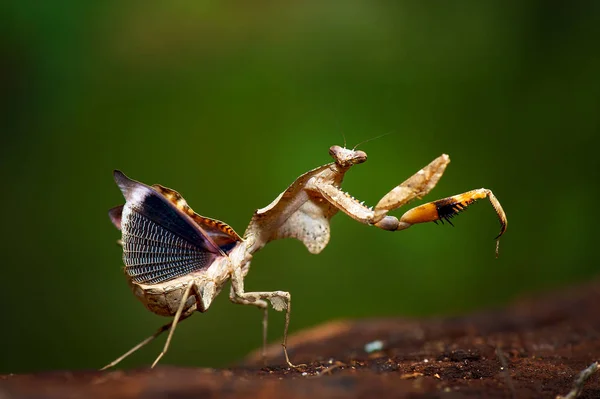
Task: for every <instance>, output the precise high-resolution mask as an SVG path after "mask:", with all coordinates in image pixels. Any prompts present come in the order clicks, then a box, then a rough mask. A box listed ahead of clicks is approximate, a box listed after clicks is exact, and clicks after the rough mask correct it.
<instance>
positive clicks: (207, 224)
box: [152, 184, 242, 252]
mask: <svg viewBox="0 0 600 399" xmlns="http://www.w3.org/2000/svg"><path fill="white" fill-rule="evenodd" d="M152 188H153V189H154V190H156V191H158V192H159V193H161V194H162V195H163V196H164V197H165V198H166V199H168V200H169V201H170V202H171V203H172V204H173V205H175V207H176V208H177V209H179V210H180V211H182V212H183V213H185V214H186V215H188V216H189V217H190V218H192V219H193V220H194V222H196V224H197V225H199V226H200V227H201V228H202V229H203V230H204V231H205V232H206V233H207V234H208V235H209V236H210V238H211V239H212V240H213V241H214V242H215V244H217V245H218V246H219V248H221V250H223V252H228V251H229V250H231V249H232V248H233V247H234V246H235V244H237V243H238V241H242V238H241V237H240V236H239V235H238V234H237V233H236V232H235V230H233V228H231V226H229V225H228V224H227V223H224V222H221V221H220V220H216V219H211V218H207V217H205V216H201V215H198V214H197V213H196V212H194V210H193V209H192V208H190V206H189V205H188V203H187V202H186V200H185V199H184V198H183V197H182V196H181V194H179V193H178V192H177V191H175V190H172V189H170V188H167V187H164V186H161V185H160V184H154V185H152Z"/></svg>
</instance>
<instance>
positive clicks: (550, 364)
mask: <svg viewBox="0 0 600 399" xmlns="http://www.w3.org/2000/svg"><path fill="white" fill-rule="evenodd" d="M599 304H600V281H594V282H592V283H588V284H586V285H583V286H578V287H574V288H571V289H567V290H563V291H560V292H555V293H551V294H546V295H544V296H542V297H538V298H535V299H527V300H522V301H519V302H517V303H515V304H513V305H511V306H509V307H507V308H505V309H500V310H489V311H485V312H479V313H475V314H471V315H466V316H460V317H450V318H433V319H424V320H407V319H401V318H397V319H392V318H388V319H366V320H355V321H339V322H332V323H328V324H324V325H322V326H319V327H316V328H313V329H310V330H306V331H303V332H299V333H298V334H296V335H294V336H292V337H290V342H289V347H290V356H291V358H292V360H293V361H294V362H297V363H306V365H301V366H300V367H298V368H297V369H290V368H288V367H286V366H283V364H284V362H283V357H282V355H281V353H282V351H281V346H280V345H272V346H271V347H269V348H268V353H267V354H268V362H267V363H268V364H269V366H266V367H265V366H263V365H262V360H261V358H260V354H259V353H255V354H252V355H250V356H249V357H248V358H247V359H246V360H245V361H244V362H243V363H242V364H240V365H237V366H234V367H232V368H229V369H193V368H179V367H172V366H159V367H157V368H156V369H154V370H151V369H137V370H117V371H106V372H100V371H53V372H45V373H38V374H29V375H10V376H9V375H5V376H0V399H5V398H61V399H66V398H90V399H94V398H123V399H125V398H162V397H176V398H180V399H184V398H289V399H295V398H318V397H319V398H320V397H328V398H425V397H426V398H438V397H440V398H476V397H486V398H555V397H557V395H567V393H568V392H569V391H570V390H571V389H572V386H573V381H574V380H575V378H576V377H577V375H578V373H579V372H580V371H582V370H583V369H585V368H586V367H588V366H589V365H590V364H591V363H593V362H595V361H597V360H598V358H599V357H600V312H599V311H598V307H599ZM365 345H367V347H365ZM582 386H583V389H582V392H581V395H580V396H579V397H580V398H600V373H597V374H594V375H592V376H591V377H590V378H589V379H588V380H587V381H586V383H585V384H583V385H582Z"/></svg>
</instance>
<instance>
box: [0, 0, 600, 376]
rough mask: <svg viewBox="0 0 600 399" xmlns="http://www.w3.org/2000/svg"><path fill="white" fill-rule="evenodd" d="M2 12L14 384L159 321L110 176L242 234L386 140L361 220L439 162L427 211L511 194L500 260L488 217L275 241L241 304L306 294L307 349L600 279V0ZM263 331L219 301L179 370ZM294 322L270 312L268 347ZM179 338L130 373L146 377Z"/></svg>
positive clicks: (2, 358) (0, 76)
mask: <svg viewBox="0 0 600 399" xmlns="http://www.w3.org/2000/svg"><path fill="white" fill-rule="evenodd" d="M1 9H2V13H1V16H0V18H1V19H0V56H1V66H0V68H1V69H0V84H1V87H2V89H1V94H0V98H3V102H2V104H3V105H2V107H1V108H2V110H1V111H0V112H1V115H2V118H1V125H0V129H1V130H2V145H1V146H0V165H1V177H2V185H3V192H4V193H3V195H2V196H1V199H0V201H1V205H2V209H4V211H3V212H2V239H1V241H0V242H1V243H2V244H1V248H2V257H3V261H2V267H1V273H2V274H1V276H2V280H1V281H2V289H1V290H0V295H1V297H0V299H1V303H2V319H1V320H2V328H0V343H1V347H2V349H1V355H0V373H7V372H28V371H37V370H48V369H81V368H98V367H100V366H103V365H104V364H106V363H107V362H109V361H110V360H112V359H114V358H116V357H117V356H119V355H120V354H122V353H123V352H124V351H126V350H127V349H129V348H130V347H131V346H133V345H134V344H135V343H137V342H138V341H139V340H141V339H142V338H144V337H146V336H148V335H150V334H151V333H152V332H154V331H155V329H156V328H157V327H158V326H160V325H162V324H163V323H165V322H166V321H167V319H164V318H161V317H159V316H156V315H153V314H151V313H150V312H148V311H147V310H145V309H144V308H143V306H142V305H141V304H140V303H139V302H138V301H137V300H136V299H135V298H134V296H133V295H132V294H131V292H130V290H129V288H128V287H127V284H126V281H125V278H124V276H123V274H122V271H121V266H122V264H121V252H120V249H119V248H118V247H117V246H116V245H115V241H116V240H117V239H118V238H119V233H118V231H117V230H116V229H114V227H113V226H112V225H111V223H110V222H109V219H108V216H107V210H108V209H109V208H110V207H112V206H115V205H118V204H120V203H122V202H123V199H122V196H121V194H120V192H119V190H118V189H117V187H116V186H115V184H114V182H113V181H112V174H111V172H112V170H113V169H115V168H119V169H122V170H123V171H125V173H127V174H128V175H130V176H131V177H133V178H135V179H137V180H140V181H143V182H146V183H148V184H153V183H161V184H163V185H165V186H168V187H172V188H174V189H176V190H178V191H179V192H181V193H182V194H183V195H184V196H185V198H186V199H187V201H188V202H189V203H190V205H191V206H192V207H193V208H194V209H195V210H196V211H197V212H199V213H201V214H203V215H206V216H210V217H214V218H218V219H221V220H224V221H226V222H228V223H229V224H231V225H232V226H233V227H234V228H235V229H236V230H237V231H238V232H239V233H240V234H241V233H243V232H244V229H245V227H246V225H247V223H248V221H249V219H250V217H251V215H252V212H253V211H254V210H255V209H256V208H260V207H263V206H265V205H267V204H268V203H270V202H271V201H272V200H273V199H274V198H275V197H276V196H277V195H278V194H279V193H280V192H281V191H282V190H283V189H285V188H286V187H287V186H288V185H289V184H290V183H291V182H292V181H293V180H294V179H295V178H296V177H297V176H298V175H300V174H302V173H304V172H305V171H307V170H309V169H311V168H314V167H316V166H319V165H321V164H323V163H326V162H329V161H330V158H329V156H328V154H327V151H328V148H329V146H330V145H333V144H344V142H346V143H347V145H348V146H354V145H355V144H357V143H360V142H362V141H364V140H367V139H372V138H374V137H377V136H380V135H385V136H384V137H381V138H378V139H375V140H372V141H369V142H367V143H365V144H363V145H361V147H360V148H361V149H363V150H365V151H366V152H367V153H368V154H369V161H368V162H367V163H365V164H363V165H360V166H358V167H356V168H354V169H353V170H352V171H350V172H349V173H348V174H347V177H346V181H345V184H344V188H345V189H347V190H348V191H349V192H351V193H352V194H353V195H355V196H356V197H358V198H360V199H361V200H366V201H367V203H368V204H370V205H374V204H375V203H376V202H377V201H378V200H379V198H380V197H381V196H382V195H383V194H385V193H386V192H387V191H388V190H389V189H391V188H392V187H393V186H395V185H396V184H398V183H400V182H402V181H403V180H404V179H405V178H407V177H408V176H410V175H411V174H412V173H414V172H415V171H417V170H418V169H419V168H421V167H423V166H424V165H425V164H427V163H428V162H429V161H430V160H432V159H433V158H434V157H436V156H438V155H439V154H441V153H448V154H450V155H451V157H452V163H451V165H450V167H449V168H448V169H447V170H446V175H445V176H444V178H443V179H442V180H441V182H440V183H439V185H438V187H436V189H435V190H434V191H433V192H432V193H431V194H430V195H429V196H428V198H427V200H434V199H437V198H441V197H445V196H448V195H451V194H454V193H459V192H463V191H466V190H469V189H473V188H479V187H486V188H490V189H492V190H494V192H495V193H496V194H497V196H498V198H499V199H500V201H501V203H502V204H503V206H504V208H505V210H506V212H507V215H508V219H509V226H508V231H507V233H506V235H505V236H504V238H503V240H502V242H501V245H500V252H501V253H500V258H499V259H495V258H494V240H493V237H494V236H495V235H496V234H497V231H498V228H499V225H498V222H497V220H496V217H495V214H494V212H493V209H492V207H491V206H490V205H489V203H487V201H486V202H483V201H481V202H480V203H479V204H477V205H474V206H472V207H471V208H470V210H469V211H468V212H465V213H464V214H463V215H461V216H460V217H458V218H456V219H454V220H455V225H456V227H454V228H452V227H450V226H448V225H445V226H436V225H434V224H433V223H431V224H427V225H420V226H418V227H414V228H411V229H409V230H407V231H403V232H399V233H388V232H384V231H381V230H378V229H375V228H369V227H367V226H364V225H361V224H358V223H356V222H354V221H353V220H351V219H350V218H348V217H346V216H345V215H343V214H340V215H338V216H336V217H335V218H334V219H333V221H332V238H331V241H330V244H329V246H328V247H327V248H326V249H325V250H324V251H323V253H321V254H320V255H318V256H314V255H311V254H309V253H308V252H307V251H306V249H305V248H304V247H303V246H302V244H301V243H300V242H298V241H294V240H281V241H277V242H273V243H271V244H269V245H268V246H267V247H266V248H265V249H264V250H263V251H261V252H259V253H258V254H257V255H256V257H255V259H254V261H253V264H252V268H251V270H250V274H249V275H248V278H247V280H246V286H247V289H248V290H261V291H266V290H287V291H290V292H291V293H292V296H293V299H294V309H293V313H292V322H291V330H292V331H298V330H300V329H302V328H305V327H309V326H314V325H317V324H319V323H323V322H326V321H329V320H332V319H341V318H356V317H374V316H405V317H421V316H429V315H442V314H457V313H461V312H468V311H472V310H475V309H482V308H486V307H493V306H501V305H502V304H505V303H508V302H509V301H510V300H511V299H513V298H515V297H518V296H521V295H526V294H529V293H532V292H536V291H540V290H551V289H557V288H558V287H560V286H563V285H567V284H571V283H576V282H578V281H582V280H586V279H590V278H593V277H594V276H595V275H597V274H598V272H599V270H600V266H599V265H598V260H597V248H598V244H597V229H598V227H597V225H598V220H597V219H598V216H597V210H598V171H599V163H600V162H599V157H598V142H599V138H598V134H599V133H600V131H599V120H600V114H599V112H598V110H599V108H598V105H599V103H600V102H599V100H600V73H599V72H600V51H599V48H598V43H599V41H598V40H599V38H600V24H599V23H598V21H599V20H600V2H595V1H589V2H585V1H583V2H574V3H570V4H565V3H563V2H559V1H542V0H539V1H515V2H504V1H487V2H480V1H463V2H438V3H436V4H435V5H432V4H429V3H426V2H418V1H414V2H393V1H389V2H386V1H358V0H350V1H344V2H335V1H334V2H268V1H256V2H237V3H227V2H214V1H203V0H200V1H190V2H135V1H134V2H123V1H103V2H82V1H54V2H29V1H15V2H12V3H8V4H5V5H3V6H2V8H1ZM415 204H416V203H415ZM402 211H403V210H400V211H398V212H397V213H398V214H401V212H402ZM227 291H228V288H227ZM260 318H261V315H260V312H259V311H258V310H256V309H254V308H247V307H243V306H235V305H232V304H230V303H229V300H228V298H227V294H226V293H224V294H222V295H221V296H219V297H218V298H217V300H216V301H215V302H214V304H213V305H212V307H211V309H210V310H209V311H208V312H207V313H205V314H198V315H195V316H194V317H192V318H191V319H190V320H189V321H186V322H185V323H183V324H182V325H181V326H180V328H178V330H177V332H176V334H175V338H174V342H173V345H172V347H171V350H170V352H169V353H168V355H167V356H166V358H165V359H164V361H163V363H165V364H168V363H174V364H178V365H190V366H192V365H193V366H223V365H227V364H231V363H232V362H234V361H236V360H239V359H241V358H242V357H243V356H244V355H245V354H247V353H248V352H249V351H251V350H253V349H256V348H258V347H259V346H260V341H261V338H260V337H261V325H260ZM282 328H283V316H282V314H275V312H271V319H270V328H269V339H270V340H271V341H276V340H279V339H280V337H281V334H282ZM163 342H164V338H163V339H160V340H158V341H157V342H155V343H154V344H152V345H150V347H147V348H145V349H144V350H142V351H140V352H138V353H137V354H135V355H133V356H132V357H130V358H129V359H128V360H126V361H125V362H124V363H123V367H136V366H142V365H147V364H149V363H150V362H151V361H152V360H153V359H154V357H155V356H156V355H157V354H158V352H159V351H160V349H161V348H162V345H163Z"/></svg>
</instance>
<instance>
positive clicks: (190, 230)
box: [114, 171, 222, 284]
mask: <svg viewBox="0 0 600 399" xmlns="http://www.w3.org/2000/svg"><path fill="white" fill-rule="evenodd" d="M114 176H115V181H116V183H117V184H118V186H119V188H120V189H121V191H122V192H123V195H124V196H125V199H126V200H127V202H126V203H125V205H124V207H123V208H122V213H121V223H120V224H121V231H122V234H123V236H122V241H123V262H124V263H125V271H126V273H127V274H128V275H129V276H131V278H132V280H133V281H134V282H137V283H145V284H155V283H159V282H162V281H167V280H170V279H172V278H175V277H179V276H183V275H185V274H188V273H190V272H192V271H197V270H202V269H205V268H208V266H210V265H211V264H212V262H213V261H214V260H215V259H216V258H217V257H218V256H221V255H222V252H221V250H220V248H219V247H218V246H216V245H215V243H214V241H213V240H212V239H211V238H210V237H209V236H208V234H207V233H206V232H205V231H204V230H203V229H202V228H201V227H200V226H198V225H196V224H195V223H194V221H193V220H191V218H189V216H187V215H186V214H184V213H183V212H181V211H180V210H179V209H177V208H176V207H175V206H174V205H173V204H171V203H170V202H169V201H168V200H167V199H166V198H165V197H163V196H162V195H160V194H159V193H157V192H156V191H155V190H153V189H152V188H150V187H148V186H146V185H145V184H142V183H139V182H136V181H135V180H131V179H129V178H128V177H127V176H125V175H124V174H123V173H121V172H120V171H115V172H114ZM115 212H116V211H115Z"/></svg>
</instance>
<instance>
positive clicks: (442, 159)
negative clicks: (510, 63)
mask: <svg viewBox="0 0 600 399" xmlns="http://www.w3.org/2000/svg"><path fill="white" fill-rule="evenodd" d="M329 155H331V157H332V158H333V162H331V163H328V164H326V165H323V166H320V167H318V168H315V169H312V170H310V171H308V172H306V173H304V174H303V175H301V176H300V177H298V178H297V179H296V181H294V183H292V185H290V186H289V187H288V188H287V189H286V190H285V191H284V192H282V193H281V194H280V195H279V196H278V197H277V198H275V200H274V201H273V202H271V203H270V204H269V205H267V206H266V207H264V208H261V209H258V210H256V211H255V212H254V215H253V216H252V219H251V220H250V224H249V225H248V227H247V229H246V232H245V233H244V235H243V236H239V235H238V234H237V233H236V232H235V231H234V230H233V229H232V228H231V227H230V226H229V225H227V224H226V223H224V222H221V221H219V220H215V219H211V218H208V217H205V216H201V215H199V214H197V213H195V212H194V211H193V210H192V208H190V207H189V205H188V204H187V202H186V201H185V200H184V199H183V197H182V196H181V195H180V194H179V193H178V192H176V191H174V190H171V189H169V188H166V187H163V186H161V185H158V184H155V185H153V186H147V185H145V184H143V183H140V182H137V181H135V180H132V179H130V178H128V177H127V176H125V175H124V174H123V173H122V172H120V171H118V170H115V171H114V179H115V182H116V183H117V185H118V186H119V188H120V190H121V191H122V193H123V196H124V197H125V200H126V202H125V204H124V205H121V206H117V207H115V208H112V209H111V210H110V211H109V216H110V218H111V221H112V222H113V224H114V225H115V226H116V227H117V228H118V229H119V230H121V233H122V238H121V240H120V241H119V242H120V244H121V245H122V247H123V262H124V264H125V274H126V277H127V280H128V283H129V285H130V286H131V289H132V290H133V292H134V294H135V296H137V297H138V299H139V300H140V301H141V302H142V303H143V304H144V305H145V306H146V308H148V309H149V310H150V311H152V312H154V313H156V314H158V315H162V316H169V317H173V318H172V320H171V321H170V322H169V323H167V324H165V325H163V326H162V327H160V328H159V329H158V330H157V331H156V332H155V333H154V334H153V335H151V336H150V337H148V338H146V339H145V340H143V341H142V342H140V343H139V344H137V345H136V346H134V347H133V348H131V349H130V350H129V351H127V352H126V353H125V354H123V355H122V356H120V357H119V358H117V359H115V360H114V361H112V362H111V363H109V364H108V365H106V366H105V367H104V368H103V369H106V368H109V367H112V366H115V365H117V364H118V363H119V362H121V361H122V360H123V359H125V358H126V357H127V356H129V355H130V354H132V353H134V352H135V351H137V350H138V349H140V348H141V347H143V346H144V345H146V344H147V343H149V342H151V341H152V340H154V339H156V338H157V337H158V336H159V335H161V334H162V333H163V332H165V331H169V335H168V337H167V340H166V342H165V345H164V347H163V350H162V351H161V353H160V354H159V355H158V357H157V358H156V360H155V361H154V363H153V364H152V366H151V367H154V366H155V365H156V364H157V363H158V362H159V360H160V359H161V358H162V357H163V356H164V355H165V353H167V351H168V349H169V345H170V343H171V340H172V338H173V334H174V332H175V328H176V326H177V325H178V323H179V322H181V321H183V320H185V319H186V318H188V317H190V316H191V315H192V314H193V313H194V312H201V313H203V312H206V311H207V310H208V308H209V307H210V305H211V303H212V301H213V300H214V299H215V297H216V296H217V295H218V294H219V293H220V291H221V290H222V289H223V287H224V286H225V283H226V282H227V281H231V288H230V292H229V299H230V300H231V301H232V302H233V303H237V304H241V305H251V306H255V307H258V308H259V309H262V310H263V320H262V326H263V334H262V340H263V359H264V358H265V347H266V340H267V321H268V307H269V304H270V305H271V306H272V307H273V308H274V309H275V310H276V311H285V326H284V330H283V341H282V347H283V353H284V355H285V361H286V363H287V364H288V365H289V366H290V367H296V366H294V364H292V362H291V361H290V358H289V355H288V351H287V335H288V327H289V323H290V313H291V295H290V293H289V292H286V291H250V292H247V291H246V290H245V288H244V277H245V276H246V275H247V273H248V271H249V268H250V262H251V260H252V256H253V255H254V254H255V253H256V252H257V251H258V250H260V249H261V248H263V247H264V246H265V245H266V244H267V243H268V242H270V241H273V240H277V239H281V238H287V237H290V238H296V239H298V240H300V241H301V242H302V243H303V244H304V245H305V246H306V248H307V249H308V251H309V252H311V253H313V254H318V253H320V252H321V251H322V250H323V249H324V248H325V247H326V246H327V244H328V242H329V237H330V225H329V220H330V219H331V218H332V217H333V216H334V215H335V214H336V213H338V212H339V211H342V212H343V213H345V214H346V215H348V216H350V217H351V218H353V219H354V220H356V221H358V222H360V223H363V224H367V225H369V226H375V227H378V228H380V229H382V230H387V231H399V230H404V229H407V228H409V227H410V226H413V225H415V224H419V223H425V222H437V221H444V220H446V221H448V222H450V218H452V217H453V216H455V215H457V214H458V213H460V212H461V211H463V210H465V209H466V208H467V207H468V206H469V205H470V204H472V203H473V202H475V201H476V200H478V199H484V198H488V200H489V201H490V203H491V204H492V207H493V208H494V210H495V211H496V214H497V216H498V219H499V220H500V225H501V229H500V233H499V234H498V236H497V237H496V240H497V241H496V256H498V243H499V241H498V240H499V238H500V236H502V234H504V232H505V230H506V226H507V219H506V214H505V213H504V210H503V209H502V206H501V205H500V202H499V201H498V200H497V199H496V197H495V196H494V194H493V193H492V191H491V190H488V189H485V188H480V189H476V190H471V191H467V192H465V193H462V194H457V195H453V196H451V197H448V198H444V199H440V200H437V201H433V202H429V203H426V204H423V205H419V206H417V207H414V208H412V209H410V210H408V211H407V212H405V213H404V214H403V215H402V216H401V217H400V218H399V219H398V218H396V217H395V216H391V215H388V212H389V211H392V210H394V209H397V208H399V207H401V206H403V205H406V204H407V203H409V202H410V201H412V200H413V199H417V198H421V197H423V196H425V195H426V194H428V193H429V192H430V191H431V190H432V189H433V188H434V187H435V185H436V184H437V183H438V181H439V179H440V178H441V177H442V175H443V173H444V171H445V169H446V167H447V166H448V164H449V163H450V157H449V156H448V155H446V154H443V155H440V156H439V157H437V158H436V159H434V160H433V161H431V163H429V164H428V165H427V166H425V167H424V168H423V169H421V170H419V171H418V172H417V173H415V174H414V175H412V176H411V177H409V178H408V179H407V180H405V181H404V182H403V183H401V184H400V185H398V186H396V187H394V188H393V189H392V190H391V191H390V192H388V193H387V194H386V195H384V196H383V198H381V200H379V202H378V203H377V205H375V207H374V208H373V207H367V206H365V205H364V204H363V203H362V202H359V201H358V200H356V199H355V198H353V197H352V196H350V195H349V194H348V193H346V192H344V191H343V190H342V189H341V184H342V180H343V179H344V176H345V174H346V172H347V171H348V170H350V168H351V167H352V166H354V165H358V164H361V163H363V162H365V161H366V160H367V154H366V153H365V152H364V151H360V150H356V149H348V148H344V147H340V146H337V145H334V146H332V147H330V149H329Z"/></svg>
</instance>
